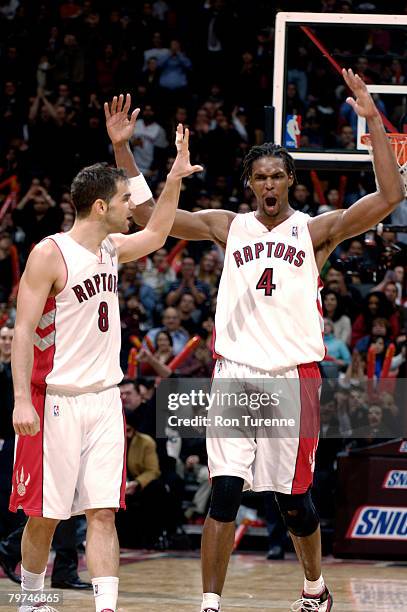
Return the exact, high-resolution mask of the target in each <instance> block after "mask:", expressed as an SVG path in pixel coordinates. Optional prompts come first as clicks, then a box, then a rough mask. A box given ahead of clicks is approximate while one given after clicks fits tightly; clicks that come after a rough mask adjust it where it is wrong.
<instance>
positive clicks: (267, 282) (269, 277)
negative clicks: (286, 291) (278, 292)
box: [256, 268, 276, 296]
mask: <svg viewBox="0 0 407 612" xmlns="http://www.w3.org/2000/svg"><path fill="white" fill-rule="evenodd" d="M275 288H276V285H275V284H274V283H273V268H265V269H264V271H263V274H262V275H261V276H260V278H259V280H258V283H257V285H256V289H263V290H264V295H267V296H269V295H273V289H275Z"/></svg>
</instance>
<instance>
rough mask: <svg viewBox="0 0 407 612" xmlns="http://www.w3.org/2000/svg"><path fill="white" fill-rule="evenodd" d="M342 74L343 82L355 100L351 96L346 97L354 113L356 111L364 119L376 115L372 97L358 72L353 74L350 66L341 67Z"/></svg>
mask: <svg viewBox="0 0 407 612" xmlns="http://www.w3.org/2000/svg"><path fill="white" fill-rule="evenodd" d="M342 76H343V78H344V80H345V83H346V84H347V86H348V87H349V89H350V90H351V91H352V93H353V95H354V96H355V98H356V100H355V99H354V98H351V97H349V98H346V102H347V103H348V104H349V105H350V106H351V107H352V108H353V110H354V111H355V113H357V114H358V115H359V116H360V117H365V118H366V119H370V118H372V117H376V116H377V115H378V114H379V111H378V110H377V108H376V105H375V103H374V102H373V98H372V96H371V95H370V93H369V91H368V89H367V87H366V84H365V83H364V82H363V81H362V79H361V78H360V76H359V75H358V74H354V72H353V70H351V69H350V68H349V69H348V70H346V69H343V70H342Z"/></svg>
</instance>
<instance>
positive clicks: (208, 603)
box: [201, 593, 220, 612]
mask: <svg viewBox="0 0 407 612" xmlns="http://www.w3.org/2000/svg"><path fill="white" fill-rule="evenodd" d="M205 608H213V609H214V610H220V595H217V594H216V593H204V594H203V595H202V605H201V612H202V610H205Z"/></svg>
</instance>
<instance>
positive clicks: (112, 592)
mask: <svg viewBox="0 0 407 612" xmlns="http://www.w3.org/2000/svg"><path fill="white" fill-rule="evenodd" d="M92 584H93V595H94V596H95V605H96V612H102V610H113V612H116V604H117V596H118V592H119V579H118V578H117V577H116V576H102V577H101V578H92Z"/></svg>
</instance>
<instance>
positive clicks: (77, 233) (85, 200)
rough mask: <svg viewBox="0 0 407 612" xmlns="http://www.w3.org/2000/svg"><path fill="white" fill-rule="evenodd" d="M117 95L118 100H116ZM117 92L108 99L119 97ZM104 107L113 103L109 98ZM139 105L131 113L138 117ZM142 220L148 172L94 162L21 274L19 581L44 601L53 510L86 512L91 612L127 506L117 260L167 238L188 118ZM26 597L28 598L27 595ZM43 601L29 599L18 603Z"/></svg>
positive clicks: (101, 597)
mask: <svg viewBox="0 0 407 612" xmlns="http://www.w3.org/2000/svg"><path fill="white" fill-rule="evenodd" d="M114 104H117V100H116V101H115V102H114ZM114 104H113V106H114ZM106 113H107V114H108V113H109V109H106ZM137 114H138V112H137V111H135V112H134V113H133V115H132V117H131V119H130V120H129V121H130V123H131V124H133V125H134V123H135V121H136V117H137ZM176 145H177V150H178V153H177V157H176V159H175V161H174V164H173V166H172V168H171V170H170V172H169V174H168V176H167V180H166V183H165V186H164V190H163V192H162V194H161V196H160V198H159V201H158V203H157V207H156V209H155V211H154V215H152V216H151V219H150V221H149V223H148V225H147V227H146V228H145V229H144V230H142V231H140V232H137V233H135V234H130V235H125V234H124V233H117V232H127V231H128V230H129V218H130V216H131V213H130V210H129V200H130V198H131V199H132V202H133V204H134V205H137V204H142V203H143V202H146V200H148V199H149V198H150V197H151V191H150V189H149V188H148V185H147V183H146V182H145V180H144V178H143V177H142V175H138V176H137V177H135V178H133V179H131V180H130V181H129V180H128V177H127V175H126V173H125V171H124V170H121V169H115V168H109V167H108V166H107V165H105V164H95V165H94V166H90V167H88V168H84V169H83V170H81V172H79V174H78V175H77V176H76V177H75V178H74V180H73V183H72V188H71V194H72V201H73V204H74V206H75V208H76V220H75V223H74V225H73V227H72V229H71V230H70V231H69V232H67V233H65V234H56V235H53V236H49V237H48V238H46V239H44V240H43V241H42V242H41V243H40V244H38V245H37V246H36V247H35V248H34V249H33V251H32V252H31V254H30V256H29V258H28V262H27V266H26V269H25V272H24V274H23V276H22V279H21V283H20V288H19V293H18V302H17V320H16V326H15V335H14V340H13V348H12V370H13V382H14V395H15V407H14V413H13V423H14V428H15V431H16V434H17V443H16V456H15V465H14V474H13V488H12V493H11V499H10V510H12V511H17V510H18V509H22V510H23V511H24V512H25V514H26V515H28V516H29V519H28V522H27V524H26V527H25V530H24V534H23V538H22V567H21V574H22V575H21V578H22V589H23V591H25V592H27V593H28V594H33V595H34V596H35V597H36V599H35V601H41V599H40V596H41V591H42V589H43V587H44V577H45V569H46V566H47V560H48V555H49V550H50V545H51V541H52V537H53V534H54V531H55V528H56V526H57V524H58V521H60V520H64V519H67V518H69V517H70V516H72V515H75V514H86V518H87V524H88V529H87V536H86V559H87V565H88V570H89V573H90V575H91V577H92V583H93V589H94V596H95V606H96V612H102V611H104V612H115V611H116V603H117V594H118V583H119V579H118V569H119V547H118V541H117V535H116V529H115V511H116V510H117V509H119V508H124V507H125V503H124V496H125V485H126V448H125V434H126V428H125V422H124V417H123V411H122V405H121V401H120V393H119V389H118V387H117V385H118V383H119V382H120V380H121V379H122V377H123V374H122V371H121V369H120V364H119V354H120V344H121V326H120V318H119V303H118V264H119V263H121V262H126V261H131V260H134V259H138V258H140V257H144V256H145V255H147V254H148V253H151V252H153V251H156V250H157V249H159V248H161V247H162V246H163V244H164V242H165V240H166V238H167V236H168V232H169V230H170V228H171V226H172V224H173V221H174V216H175V211H176V208H177V205H178V199H179V194H180V188H181V180H182V178H183V177H186V176H189V175H190V174H193V173H194V172H197V171H200V170H202V168H201V166H191V164H190V161H189V150H188V130H186V131H185V134H184V130H183V127H182V125H179V126H178V128H177V137H176ZM27 601H29V598H27ZM45 609H47V610H48V608H47V607H46V606H44V607H39V608H38V606H37V607H35V606H28V605H22V606H21V607H20V612H29V611H31V610H35V611H36V612H38V610H45Z"/></svg>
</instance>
